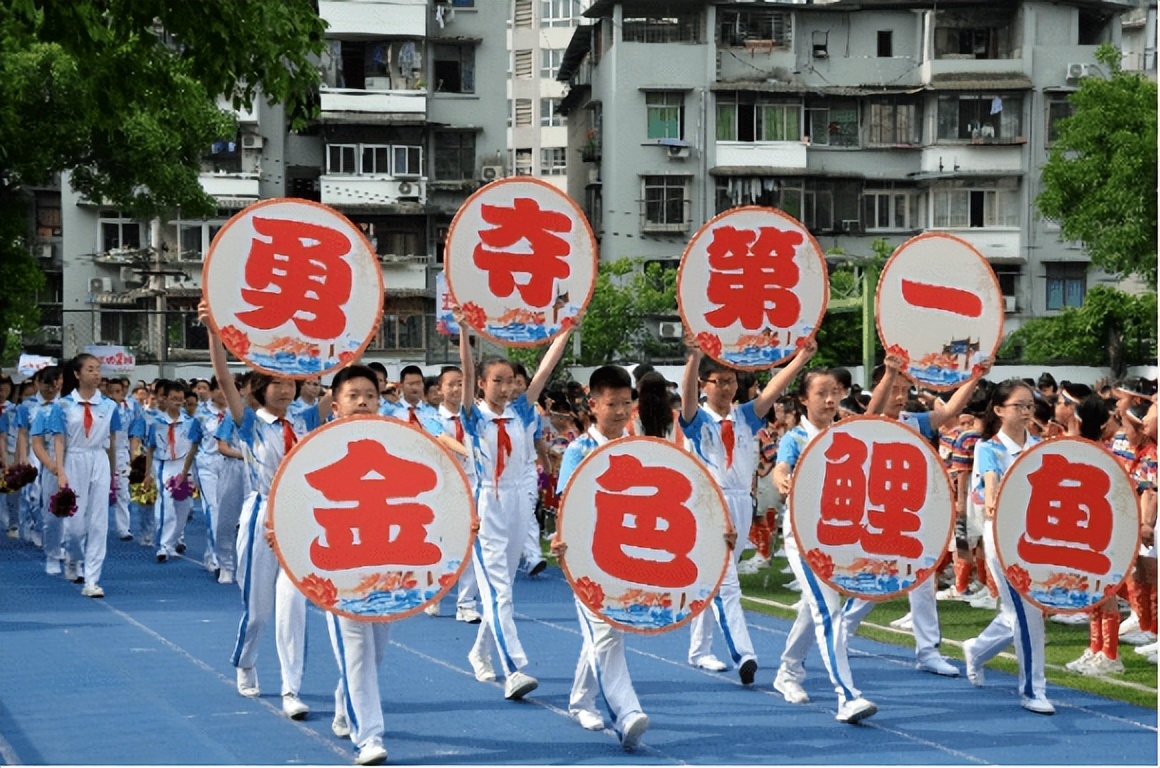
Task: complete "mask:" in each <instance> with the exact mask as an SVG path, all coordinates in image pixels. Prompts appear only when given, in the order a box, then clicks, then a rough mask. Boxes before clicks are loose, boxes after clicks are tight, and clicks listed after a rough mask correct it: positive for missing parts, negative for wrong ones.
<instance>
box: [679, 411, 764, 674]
mask: <svg viewBox="0 0 1160 768" xmlns="http://www.w3.org/2000/svg"><path fill="white" fill-rule="evenodd" d="M726 424H728V426H726ZM680 425H681V429H682V431H683V432H684V434H685V437H686V438H687V439H688V440H689V444H690V446H691V448H692V450H693V452H694V453H695V454H696V455H697V456H698V457H699V458H700V459H701V461H702V462H704V464H705V466H706V468H707V469H708V470H709V473H710V474H711V475H712V476H713V479H714V480H716V481H717V484H718V485H719V486H720V487H721V491H722V493H723V494H724V496H725V502H726V504H727V505H728V507H729V517H730V519H731V520H732V522H733V530H735V531H736V532H737V535H738V537H739V538H740V537H744V536H747V535H748V533H749V526H750V525H751V524H752V522H753V493H752V487H753V475H754V473H755V472H756V471H757V448H756V446H757V432H758V431H759V430H760V429H761V428H762V426H763V425H764V422H763V420H762V419H760V418H758V417H757V415H756V414H755V413H754V410H753V402H752V401H750V402H748V403H744V404H742V405H735V406H733V407H732V408H731V409H730V411H729V414H728V415H726V416H724V417H723V416H721V415H720V414H718V413H716V412H715V411H713V410H712V409H711V408H709V407H707V406H704V405H702V406H701V407H700V408H698V409H697V413H696V415H695V416H694V417H693V420H692V421H690V422H689V423H687V424H686V423H685V420H684V418H683V417H682V418H681V420H680ZM730 431H731V432H732V435H733V438H732V442H731V443H730V441H729V440H728V436H729V432H730ZM740 557H741V548H740V547H735V548H734V549H733V552H732V557H730V558H729V562H728V565H727V567H726V569H725V577H724V579H722V581H721V588H720V589H719V590H718V591H717V595H716V597H714V598H713V615H714V616H715V617H716V618H717V624H718V625H719V626H720V627H721V632H722V633H723V634H724V635H725V644H726V645H727V646H728V648H729V657H730V658H731V659H732V660H733V663H734V664H735V665H737V666H738V667H739V668H740V667H742V666H744V665H745V664H746V662H748V661H753V662H755V663H756V661H757V657H756V655H755V654H754V651H753V642H752V641H751V640H750V638H749V627H748V626H747V625H746V623H745V611H744V610H743V609H742V608H741V582H740V581H738V579H737V561H738V560H739V559H740ZM712 645H713V629H712V626H711V625H710V624H709V622H708V615H707V613H706V612H704V611H703V612H701V613H700V614H698V616H697V617H696V618H695V619H693V622H692V626H691V632H690V637H689V663H690V664H694V665H697V664H698V663H699V662H702V660H705V659H707V658H708V657H710V656H711V655H712ZM754 669H756V667H754ZM742 671H743V672H744V671H745V670H742Z"/></svg>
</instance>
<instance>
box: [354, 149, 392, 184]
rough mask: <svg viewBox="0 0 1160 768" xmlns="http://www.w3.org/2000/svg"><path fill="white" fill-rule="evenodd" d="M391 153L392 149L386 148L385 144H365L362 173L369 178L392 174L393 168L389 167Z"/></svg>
mask: <svg viewBox="0 0 1160 768" xmlns="http://www.w3.org/2000/svg"><path fill="white" fill-rule="evenodd" d="M389 151H390V147H388V146H386V145H385V144H384V145H374V144H363V145H362V169H361V172H362V173H363V174H365V175H367V176H372V175H383V176H386V175H388V174H390V172H391V167H390V165H388V158H389V155H388V152H389Z"/></svg>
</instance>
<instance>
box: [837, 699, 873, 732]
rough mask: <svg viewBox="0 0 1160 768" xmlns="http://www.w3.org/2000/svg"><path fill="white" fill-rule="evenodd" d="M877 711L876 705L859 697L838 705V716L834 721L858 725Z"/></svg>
mask: <svg viewBox="0 0 1160 768" xmlns="http://www.w3.org/2000/svg"><path fill="white" fill-rule="evenodd" d="M877 711H878V705H877V704H875V703H874V702H872V701H870V700H869V699H864V698H862V697H861V696H859V697H858V698H856V699H854V700H852V701H843V702H841V703H840V704H838V714H837V715H836V716H835V719H836V720H837V721H838V722H839V723H850V724H851V725H854V724H855V723H860V722H862V721H863V720H865V719H866V718H868V717H871V716H872V715H873V714H874V713H875V712H877Z"/></svg>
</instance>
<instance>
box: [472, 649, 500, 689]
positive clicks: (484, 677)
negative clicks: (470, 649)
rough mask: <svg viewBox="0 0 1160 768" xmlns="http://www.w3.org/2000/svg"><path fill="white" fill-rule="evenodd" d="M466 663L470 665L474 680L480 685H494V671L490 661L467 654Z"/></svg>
mask: <svg viewBox="0 0 1160 768" xmlns="http://www.w3.org/2000/svg"><path fill="white" fill-rule="evenodd" d="M467 661H468V663H470V664H471V670H472V671H473V672H474V673H475V679H476V680H478V681H479V682H481V683H494V682H495V670H494V669H492V666H491V659H489V658H487V657H486V656H477V655H475V654H474V653H469V654H467Z"/></svg>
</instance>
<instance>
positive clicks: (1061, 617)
mask: <svg viewBox="0 0 1160 768" xmlns="http://www.w3.org/2000/svg"><path fill="white" fill-rule="evenodd" d="M1090 618H1091V617H1090V616H1089V615H1088V614H1086V613H1053V614H1051V621H1054V622H1055V623H1056V624H1087V623H1088V621H1089V620H1090Z"/></svg>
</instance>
